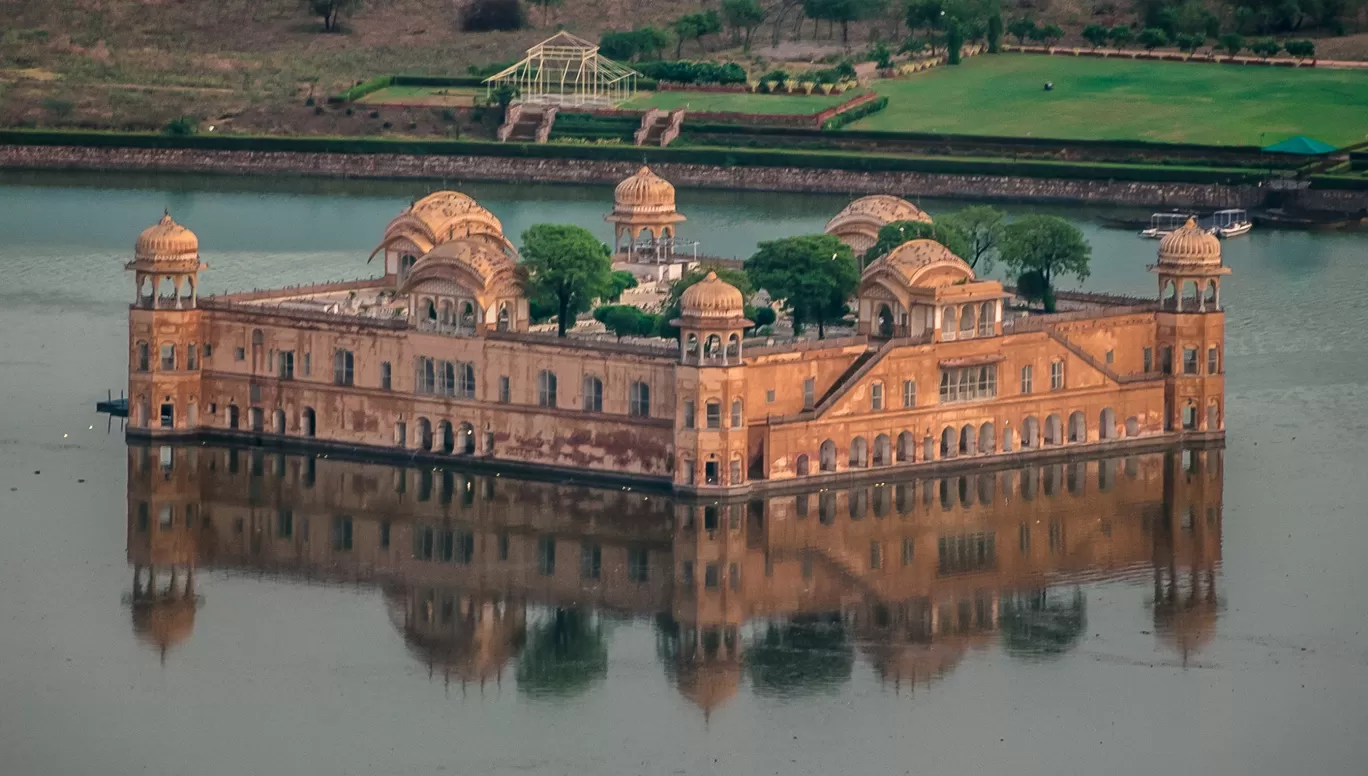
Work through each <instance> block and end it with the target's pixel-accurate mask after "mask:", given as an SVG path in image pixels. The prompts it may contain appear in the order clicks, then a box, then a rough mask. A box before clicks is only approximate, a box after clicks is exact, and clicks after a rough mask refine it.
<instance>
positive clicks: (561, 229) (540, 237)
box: [522, 224, 613, 337]
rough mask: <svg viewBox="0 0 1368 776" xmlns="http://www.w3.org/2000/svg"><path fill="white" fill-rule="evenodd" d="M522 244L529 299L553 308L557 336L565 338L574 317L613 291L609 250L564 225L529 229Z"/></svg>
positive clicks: (581, 229) (576, 228) (584, 232)
mask: <svg viewBox="0 0 1368 776" xmlns="http://www.w3.org/2000/svg"><path fill="white" fill-rule="evenodd" d="M522 243H523V245H522V257H523V266H524V267H525V268H526V270H527V275H528V282H529V285H530V287H531V289H532V296H534V297H539V298H541V299H543V300H546V301H547V302H549V303H551V304H553V305H554V309H555V311H556V330H557V332H556V333H557V334H559V335H560V336H562V337H564V336H565V331H566V330H567V329H569V328H570V327H572V326H574V325H575V317H576V316H577V315H579V314H580V313H583V312H588V310H589V308H590V307H591V306H592V305H593V303H594V301H595V300H598V299H604V298H607V297H608V295H609V294H611V293H612V291H613V277H612V273H613V262H612V260H611V259H610V258H609V254H608V246H606V245H604V244H603V243H601V242H599V241H598V239H597V238H595V237H594V235H593V234H592V233H591V232H590V231H589V230H588V229H585V228H584V227H581V226H568V225H564V224H536V225H534V226H531V227H529V228H528V229H527V231H525V232H523V233H522Z"/></svg>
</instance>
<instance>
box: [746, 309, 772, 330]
mask: <svg viewBox="0 0 1368 776" xmlns="http://www.w3.org/2000/svg"><path fill="white" fill-rule="evenodd" d="M751 320H752V321H754V322H755V326H756V328H760V327H761V326H773V325H774V322H775V321H777V320H779V315H778V314H777V313H775V312H774V308H773V307H757V308H755V317H753V318H751Z"/></svg>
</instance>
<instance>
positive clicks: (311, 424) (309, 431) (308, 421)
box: [235, 407, 318, 437]
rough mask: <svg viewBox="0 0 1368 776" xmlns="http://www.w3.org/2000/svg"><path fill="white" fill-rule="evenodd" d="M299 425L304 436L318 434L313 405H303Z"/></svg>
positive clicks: (316, 418)
mask: <svg viewBox="0 0 1368 776" xmlns="http://www.w3.org/2000/svg"><path fill="white" fill-rule="evenodd" d="M235 409H236V408H235ZM299 425H300V427H301V428H300V430H301V431H303V432H304V436H306V437H312V436H318V416H317V415H315V414H314V411H313V407H305V408H304V411H303V412H302V413H300V416H299Z"/></svg>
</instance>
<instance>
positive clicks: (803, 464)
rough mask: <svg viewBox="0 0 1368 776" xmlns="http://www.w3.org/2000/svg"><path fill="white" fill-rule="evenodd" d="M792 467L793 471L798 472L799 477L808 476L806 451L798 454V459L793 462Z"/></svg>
mask: <svg viewBox="0 0 1368 776" xmlns="http://www.w3.org/2000/svg"><path fill="white" fill-rule="evenodd" d="M793 468H794V471H796V472H797V473H798V476H799V477H806V476H808V457H807V454H806V453H804V454H802V455H800V456H798V460H797V462H796V463H794V467H793Z"/></svg>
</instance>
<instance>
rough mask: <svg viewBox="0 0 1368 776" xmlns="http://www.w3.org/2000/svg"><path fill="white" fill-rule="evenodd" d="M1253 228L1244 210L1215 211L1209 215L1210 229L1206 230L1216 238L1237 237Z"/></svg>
mask: <svg viewBox="0 0 1368 776" xmlns="http://www.w3.org/2000/svg"><path fill="white" fill-rule="evenodd" d="M1253 228H1254V222H1253V221H1250V220H1249V213H1248V212H1246V211H1244V210H1239V209H1233V210H1217V211H1216V212H1215V213H1213V214H1212V215H1211V228H1210V229H1209V230H1208V231H1210V232H1211V233H1212V234H1214V235H1216V236H1217V237H1239V236H1240V235H1242V234H1245V233H1246V232H1248V231H1249V230H1250V229H1253Z"/></svg>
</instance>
